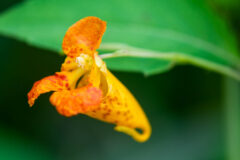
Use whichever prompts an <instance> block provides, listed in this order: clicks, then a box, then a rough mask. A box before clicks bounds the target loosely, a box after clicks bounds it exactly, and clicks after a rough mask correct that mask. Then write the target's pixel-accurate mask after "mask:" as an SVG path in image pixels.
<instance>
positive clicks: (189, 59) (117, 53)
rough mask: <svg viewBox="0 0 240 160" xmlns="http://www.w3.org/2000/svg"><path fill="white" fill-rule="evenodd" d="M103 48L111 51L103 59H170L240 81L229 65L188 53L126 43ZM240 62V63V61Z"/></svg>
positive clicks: (237, 74)
mask: <svg viewBox="0 0 240 160" xmlns="http://www.w3.org/2000/svg"><path fill="white" fill-rule="evenodd" d="M101 49H102V50H105V51H110V52H111V53H105V54H102V55H100V57H101V58H103V59H111V58H117V57H135V58H150V59H151V58H152V59H161V60H169V61H172V62H174V63H177V64H192V65H195V66H198V67H202V68H205V69H208V70H212V71H215V72H218V73H221V74H223V75H227V76H229V77H232V78H234V79H236V80H238V81H240V72H239V71H238V70H236V69H233V68H231V67H230V66H227V65H222V64H219V63H215V62H212V61H209V60H206V59H203V58H200V57H196V56H191V55H187V54H184V53H179V52H156V51H151V50H145V49H140V48H135V47H130V46H126V45H120V46H119V45H116V46H115V45H113V46H111V45H110V46H109V45H105V46H102V48H101ZM239 64H240V63H239Z"/></svg>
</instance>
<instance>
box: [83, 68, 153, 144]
mask: <svg viewBox="0 0 240 160" xmlns="http://www.w3.org/2000/svg"><path fill="white" fill-rule="evenodd" d="M105 76H106V81H107V85H108V86H107V87H108V92H107V94H106V95H105V97H104V99H103V101H102V102H101V104H100V107H98V108H97V109H96V110H93V111H90V112H87V113H86V114H87V115H88V116H90V117H93V118H96V119H99V120H101V121H104V122H108V123H113V124H116V128H115V129H116V130H117V131H120V132H124V133H126V134H128V135H130V136H132V137H133V138H134V139H135V140H136V141H138V142H144V141H146V140H147V139H148V138H149V137H150V135H151V126H150V124H149V122H148V119H147V117H146V115H145V113H144V112H143V110H142V108H141V106H140V105H139V103H138V102H137V101H136V99H135V98H134V96H133V95H132V94H131V93H130V92H129V91H128V89H127V88H126V87H125V86H124V85H123V84H122V83H121V82H120V81H119V80H118V79H117V78H116V77H115V76H114V75H112V73H111V72H109V71H107V73H105ZM137 129H140V130H142V133H139V132H138V131H137Z"/></svg>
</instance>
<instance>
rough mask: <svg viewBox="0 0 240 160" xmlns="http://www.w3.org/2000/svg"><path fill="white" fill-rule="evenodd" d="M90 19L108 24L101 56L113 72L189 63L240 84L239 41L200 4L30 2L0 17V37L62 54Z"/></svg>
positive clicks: (179, 0) (190, 0) (176, 0)
mask: <svg viewBox="0 0 240 160" xmlns="http://www.w3.org/2000/svg"><path fill="white" fill-rule="evenodd" d="M86 16H97V17H100V18H101V19H103V20H105V21H107V31H106V33H105V35H104V37H103V43H102V45H101V48H100V53H102V52H104V53H105V55H103V56H102V57H103V58H106V62H107V65H108V67H109V68H111V69H115V70H121V71H134V72H143V73H145V74H148V75H149V74H157V73H160V72H162V71H166V70H169V69H170V68H172V67H173V66H174V64H186V63H189V64H193V65H197V66H200V67H203V68H206V69H210V70H213V71H216V72H219V73H222V74H225V75H229V76H231V77H233V78H236V79H238V80H240V73H239V68H240V67H239V66H240V58H239V57H238V55H237V49H236V44H235V40H234V38H233V36H232V35H231V33H230V31H229V30H228V28H227V27H226V25H225V24H224V22H223V21H222V20H221V19H219V18H218V17H217V16H216V15H214V14H213V13H212V12H211V11H210V10H209V8H208V7H207V5H206V4H204V1H201V0H198V1H197V0H184V1H183V0H168V1H165V0H141V1H138V0H115V1H112V0H104V1H98V0H91V1H80V0H68V1H66V0H58V1H56V0H34V1H33V0H28V1H25V2H24V3H21V4H19V5H18V6H15V7H14V8H12V9H10V10H8V11H6V12H5V13H3V14H2V15H1V16H0V33H2V34H4V35H7V36H11V37H16V38H18V39H21V40H23V41H25V42H27V43H29V44H32V45H35V46H38V47H43V48H47V49H50V50H54V51H57V52H59V53H61V42H62V39H63V36H64V34H65V32H66V30H67V28H68V27H69V26H71V25H72V24H73V23H75V22H76V21H77V20H79V19H81V18H83V17H86ZM107 53H110V54H109V55H107Z"/></svg>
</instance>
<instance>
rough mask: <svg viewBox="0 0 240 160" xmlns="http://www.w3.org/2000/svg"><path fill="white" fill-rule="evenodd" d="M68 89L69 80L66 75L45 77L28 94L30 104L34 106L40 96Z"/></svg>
mask: <svg viewBox="0 0 240 160" xmlns="http://www.w3.org/2000/svg"><path fill="white" fill-rule="evenodd" d="M68 87H69V84H68V78H67V76H66V75H65V74H64V73H56V74H55V75H52V76H48V77H45V78H43V79H41V80H39V81H37V82H35V83H34V85H33V87H32V89H31V90H30V92H29V93H28V103H29V105H30V106H33V104H34V102H35V100H36V99H37V98H38V96H39V95H40V94H43V93H46V92H50V91H60V90H63V89H68Z"/></svg>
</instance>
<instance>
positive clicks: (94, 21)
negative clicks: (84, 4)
mask: <svg viewBox="0 0 240 160" xmlns="http://www.w3.org/2000/svg"><path fill="white" fill-rule="evenodd" d="M105 30H106V22H105V21H102V20H101V19H99V18H97V17H86V18H84V19H81V20H79V21H78V22H76V23H75V24H73V25H72V26H71V27H70V28H69V29H68V30H67V32H66V35H65V37H64V39H63V43H62V48H63V51H64V53H65V54H67V55H68V56H70V57H77V56H78V55H79V54H80V53H86V54H89V55H92V54H93V53H94V52H95V50H96V49H97V48H98V47H99V45H100V43H101V40H102V36H103V34H104V32H105Z"/></svg>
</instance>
